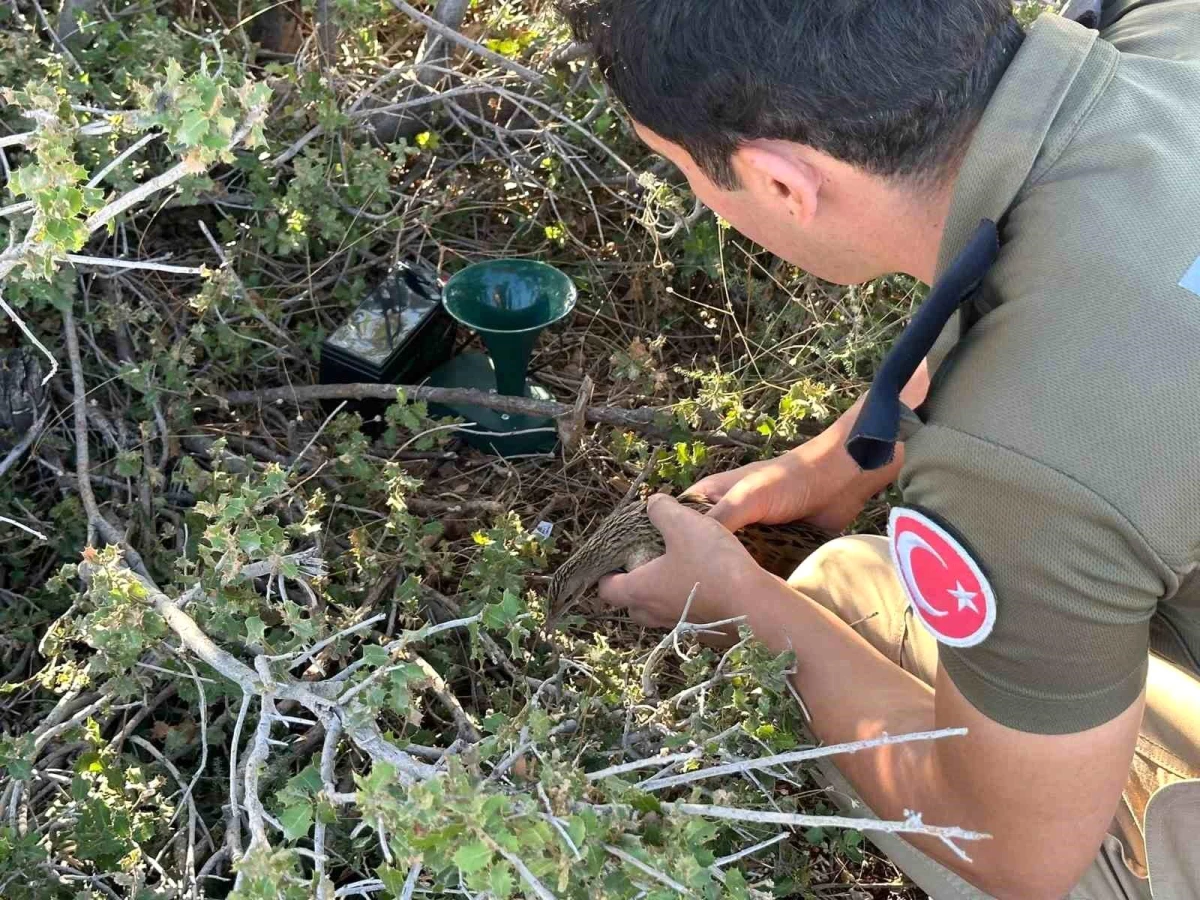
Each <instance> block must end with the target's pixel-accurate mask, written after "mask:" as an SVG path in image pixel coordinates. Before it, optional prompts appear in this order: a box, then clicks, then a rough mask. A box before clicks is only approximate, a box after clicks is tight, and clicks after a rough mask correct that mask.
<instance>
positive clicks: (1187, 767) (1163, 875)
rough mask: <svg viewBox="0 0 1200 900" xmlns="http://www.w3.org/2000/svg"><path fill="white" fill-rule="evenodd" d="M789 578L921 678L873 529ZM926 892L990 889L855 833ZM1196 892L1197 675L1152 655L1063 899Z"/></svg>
mask: <svg viewBox="0 0 1200 900" xmlns="http://www.w3.org/2000/svg"><path fill="white" fill-rule="evenodd" d="M789 583H790V584H791V585H792V586H793V587H794V588H796V589H797V590H799V591H800V592H802V593H803V594H805V595H806V596H808V597H811V598H812V599H813V600H815V601H817V602H819V603H821V604H822V605H824V606H826V607H827V608H829V609H830V610H832V611H833V612H835V613H837V615H838V616H839V617H840V618H841V619H842V620H843V621H845V622H849V623H851V624H855V623H857V624H855V627H856V630H857V631H858V632H859V633H860V634H862V635H863V637H865V638H866V639H867V640H868V641H870V642H871V644H872V645H874V646H875V648H876V649H878V650H879V651H880V652H881V653H883V654H884V655H885V656H887V658H888V659H890V660H892V662H894V663H896V664H897V665H899V666H902V667H903V668H904V669H905V670H907V671H908V672H911V673H912V674H913V675H916V676H917V677H918V678H920V679H921V680H922V681H924V682H926V683H927V684H932V683H933V680H934V675H935V674H936V671H937V662H938V659H937V656H938V653H937V642H936V640H935V639H934V638H933V636H932V635H930V634H929V632H928V631H926V630H925V628H924V627H923V626H922V625H921V623H920V622H919V621H918V620H916V619H915V618H914V616H913V613H912V611H911V610H910V609H909V606H908V601H907V596H906V595H905V593H904V590H903V588H902V587H901V585H900V582H899V581H898V580H897V577H896V572H895V569H894V567H893V564H892V560H891V557H890V555H889V553H888V544H887V539H886V538H883V537H879V536H873V535H872V536H863V535H859V536H852V537H843V538H838V539H837V540H834V541H831V542H830V543H828V544H826V545H825V546H823V547H821V548H820V549H819V550H817V551H816V552H814V553H813V554H812V555H811V556H810V557H809V558H808V559H807V560H805V562H804V563H803V565H801V566H800V568H799V569H797V570H796V572H795V573H794V574H793V575H792V577H791V578H790V579H789ZM835 763H836V757H834V758H832V759H829V760H822V761H821V765H820V766H819V770H818V774H819V775H820V776H821V778H822V779H823V780H824V781H825V786H826V788H827V789H828V791H829V793H830V794H831V796H832V798H833V799H834V801H835V802H836V803H837V804H838V805H839V806H840V807H841V808H842V809H843V810H844V811H845V812H846V814H847V815H855V816H859V817H865V818H877V817H876V816H875V814H874V813H873V812H872V811H871V810H870V809H869V808H868V807H867V806H866V804H864V803H863V802H862V800H861V799H860V798H859V797H858V795H857V794H856V793H855V791H854V790H853V788H851V786H850V784H849V782H847V781H846V779H845V778H844V777H843V776H842V775H841V773H840V772H839V771H838V769H837V768H836V764H835ZM864 834H865V835H866V836H867V838H868V839H870V840H871V842H872V843H874V844H875V845H876V846H877V847H878V848H879V850H880V851H881V852H883V853H884V854H886V855H887V856H888V857H889V858H890V859H891V860H892V862H893V863H895V865H896V866H897V867H898V868H899V869H900V870H901V871H903V872H904V873H905V874H906V875H907V876H908V877H909V878H910V879H911V880H912V881H913V882H914V883H916V884H917V885H918V886H919V887H920V888H922V889H923V890H924V891H925V892H926V893H928V894H929V895H930V896H931V897H932V898H933V900H943V898H954V900H989V895H988V894H985V893H983V892H982V891H980V890H978V889H976V888H974V887H972V886H971V885H970V884H968V883H967V882H966V881H964V880H963V879H962V878H961V877H959V876H958V875H956V874H955V873H953V872H951V871H950V870H949V869H947V868H945V867H944V866H942V865H941V864H940V863H938V862H936V861H935V860H933V859H931V858H929V857H928V856H926V855H925V854H923V853H921V852H920V851H918V850H917V849H915V848H914V847H913V846H912V845H911V844H909V843H908V842H907V841H905V840H904V839H903V838H902V837H899V836H897V835H892V834H880V833H877V832H872V831H864ZM1150 898H1153V900H1200V678H1198V677H1196V673H1192V672H1190V671H1185V670H1184V669H1183V668H1182V667H1180V666H1178V665H1176V664H1173V663H1172V662H1168V661H1167V659H1165V658H1163V657H1161V656H1158V655H1157V654H1151V657H1150V671H1149V676H1148V682H1147V686H1146V711H1145V714H1144V716H1143V720H1142V731H1141V736H1140V738H1139V740H1138V745H1137V750H1136V752H1135V755H1134V759H1133V762H1132V765H1131V767H1130V772H1129V781H1128V783H1127V785H1126V788H1125V792H1124V796H1123V798H1122V802H1121V805H1120V807H1119V808H1118V809H1117V810H1115V811H1114V816H1113V824H1112V827H1111V828H1110V829H1109V834H1108V835H1107V836H1106V837H1105V840H1104V843H1103V846H1102V847H1101V848H1100V852H1099V853H1098V854H1097V856H1096V860H1095V862H1094V863H1093V864H1092V866H1091V868H1090V869H1089V870H1088V871H1087V873H1086V874H1085V875H1084V877H1083V878H1082V879H1081V880H1080V882H1079V884H1078V885H1077V886H1076V887H1075V889H1074V890H1073V891H1072V892H1071V893H1070V894H1068V900H1150Z"/></svg>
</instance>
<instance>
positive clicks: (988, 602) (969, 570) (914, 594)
mask: <svg viewBox="0 0 1200 900" xmlns="http://www.w3.org/2000/svg"><path fill="white" fill-rule="evenodd" d="M888 538H889V540H888V546H889V547H890V548H891V552H892V562H893V563H895V565H896V572H897V574H898V575H899V576H900V583H901V584H903V585H904V591H905V593H906V594H908V600H909V604H910V605H911V606H912V608H913V611H914V612H915V613H916V614H917V618H919V619H920V620H921V622H922V623H924V625H925V627H926V628H928V629H929V631H930V632H931V633H932V634H933V636H934V637H935V638H937V639H938V641H940V642H941V643H943V644H946V645H948V646H950V647H974V646H975V645H976V644H979V643H982V642H983V641H984V640H985V639H986V638H987V636H988V635H989V634H991V633H992V626H993V625H994V624H995V623H996V597H995V594H993V593H992V586H991V585H990V584H988V580H987V578H986V576H984V574H983V571H982V570H981V569H980V568H979V565H978V564H977V563H976V562H975V560H973V559H972V558H971V555H970V554H969V553H967V551H966V549H965V548H964V547H963V546H962V544H961V543H959V542H958V541H957V540H955V538H954V537H953V536H952V535H951V534H950V533H949V532H947V531H946V529H944V528H942V527H941V526H940V525H938V524H937V523H936V522H934V521H933V520H932V519H931V518H930V517H929V516H927V515H925V514H924V513H920V512H917V511H916V510H914V509H907V508H905V507H899V506H898V507H893V508H892V513H891V515H890V516H889V517H888Z"/></svg>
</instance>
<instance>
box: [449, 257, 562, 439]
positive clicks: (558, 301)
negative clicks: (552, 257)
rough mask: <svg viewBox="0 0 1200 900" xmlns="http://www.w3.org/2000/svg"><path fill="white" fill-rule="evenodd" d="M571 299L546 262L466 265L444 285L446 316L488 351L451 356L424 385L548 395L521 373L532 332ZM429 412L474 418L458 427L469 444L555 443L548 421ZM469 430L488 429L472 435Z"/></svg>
mask: <svg viewBox="0 0 1200 900" xmlns="http://www.w3.org/2000/svg"><path fill="white" fill-rule="evenodd" d="M575 300H576V291H575V285H574V284H573V283H572V282H571V280H570V279H569V278H568V277H567V276H566V275H564V274H563V273H562V272H560V271H559V270H558V269H555V268H554V267H553V266H548V265H546V264H545V263H539V262H534V261H533V260H524V259H500V260H493V261H490V262H484V263H477V264H476V265H473V266H468V267H467V268H465V269H463V270H462V271H461V272H459V273H458V274H456V275H455V276H454V277H453V278H451V279H450V280H449V281H448V282H447V283H446V288H445V292H444V299H443V303H444V305H445V308H446V311H447V312H448V313H450V315H451V316H453V317H454V318H455V319H457V320H458V321H459V322H461V323H462V324H463V325H466V326H467V327H468V328H470V329H472V330H473V331H475V332H476V333H478V334H479V337H480V338H481V339H482V340H483V343H484V345H485V346H486V347H487V350H488V355H487V356H484V355H482V354H478V353H464V354H462V355H461V356H458V357H455V358H454V359H452V360H450V361H449V362H447V363H445V364H444V365H442V366H441V367H440V368H438V369H437V370H435V371H434V372H433V374H432V375H430V377H429V378H428V379H427V382H426V383H427V384H429V385H431V386H436V387H452V388H475V389H476V390H482V391H488V392H492V393H499V394H502V395H504V396H508V397H532V398H534V399H538V400H552V399H554V398H553V397H552V396H551V395H550V392H549V391H547V390H546V389H545V388H543V387H540V386H539V385H535V384H533V383H531V382H530V381H528V380H527V379H526V377H525V376H526V372H527V371H528V369H529V358H530V356H531V355H532V354H533V348H534V346H535V345H536V343H537V339H538V335H540V334H541V333H542V331H544V330H545V329H546V328H548V327H549V326H551V325H553V324H554V323H555V322H557V321H559V320H560V319H562V318H563V317H564V316H566V315H567V314H568V313H570V312H571V310H572V309H574V308H575ZM430 412H431V413H433V414H435V415H449V416H459V417H461V418H464V419H466V420H467V421H468V422H474V423H475V426H474V427H466V426H464V430H461V431H460V432H459V435H460V436H461V437H462V438H463V440H465V441H466V442H467V443H468V444H470V445H471V446H473V447H478V448H480V449H482V450H487V451H490V452H494V453H496V454H498V455H500V456H515V455H518V454H523V453H549V452H551V451H553V450H554V448H555V446H556V445H557V443H558V435H557V432H556V431H555V423H554V420H553V419H548V418H542V417H540V416H526V415H520V414H517V413H502V412H497V411H496V410H492V409H485V408H482V407H478V406H472V405H467V404H431V405H430ZM532 429H542V430H536V431H534V430H532ZM476 431H485V432H492V434H473V433H472V432H476Z"/></svg>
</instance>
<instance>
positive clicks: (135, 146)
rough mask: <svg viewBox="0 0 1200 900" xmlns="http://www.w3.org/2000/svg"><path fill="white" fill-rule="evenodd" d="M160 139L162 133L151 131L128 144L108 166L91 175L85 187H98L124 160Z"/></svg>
mask: <svg viewBox="0 0 1200 900" xmlns="http://www.w3.org/2000/svg"><path fill="white" fill-rule="evenodd" d="M160 137H162V133H161V132H158V131H152V132H150V133H149V134H146V135H143V136H142V137H141V138H139V139H138V140H137V141H135V142H134V143H132V144H130V145H129V146H128V147H126V148H125V149H124V150H123V151H121V153H120V154H119V155H118V156H116V157H114V158H113V159H112V161H111V162H109V164H108V165H106V166H105V167H104V168H103V169H101V170H100V171H99V172H97V173H96V174H95V175H93V176H92V177H91V179H90V180H89V181H88V183H87V186H88V187H95V186H96V185H98V184H99V183H100V182H101V181H103V180H104V176H105V175H107V174H108V173H109V172H111V171H112V170H113V169H115V168H116V167H117V166H119V165H120V164H121V163H123V162H124V161H125V160H127V159H129V157H131V156H133V154H135V153H137V152H138V151H139V150H141V149H142V148H143V147H145V146H146V145H147V144H148V143H150V142H151V141H153V140H157V139H158V138H160Z"/></svg>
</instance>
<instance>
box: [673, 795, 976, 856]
mask: <svg viewBox="0 0 1200 900" xmlns="http://www.w3.org/2000/svg"><path fill="white" fill-rule="evenodd" d="M662 806H663V809H665V810H667V811H669V812H674V813H679V814H680V815H682V816H702V817H704V818H708V819H724V820H727V821H732V822H759V823H765V824H771V825H787V826H790V827H792V828H849V829H853V830H855V831H879V832H885V833H887V834H923V835H928V836H930V837H937V838H942V839H943V841H945V842H946V844H947V846H949V847H950V848H951V849H952V850H953V851H954V852H955V853H956V854H957V855H958V856H959V857H960V858H962V859H963V860H966V861H967V862H970V861H971V858H970V857H969V856H967V855H966V854H965V853H964V852H963V851H962V850H961V849H959V848H958V847H957V846H955V845H954V844H951V843H949V842H950V841H954V840H959V841H978V840H986V839H989V838H991V835H990V834H984V833H982V832H978V831H968V830H967V829H965V828H958V827H957V826H945V825H926V824H925V823H924V822H922V821H921V814H920V813H914V812H912V811H911V810H906V811H905V818H904V820H903V821H888V820H886V819H866V818H863V819H859V818H855V817H853V816H810V815H803V814H801V813H784V812H771V811H770V810H760V809H737V808H735V807H731V806H711V805H708V804H703V803H664V804H663V805H662Z"/></svg>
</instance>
